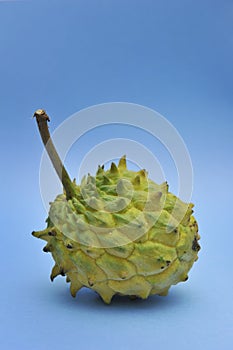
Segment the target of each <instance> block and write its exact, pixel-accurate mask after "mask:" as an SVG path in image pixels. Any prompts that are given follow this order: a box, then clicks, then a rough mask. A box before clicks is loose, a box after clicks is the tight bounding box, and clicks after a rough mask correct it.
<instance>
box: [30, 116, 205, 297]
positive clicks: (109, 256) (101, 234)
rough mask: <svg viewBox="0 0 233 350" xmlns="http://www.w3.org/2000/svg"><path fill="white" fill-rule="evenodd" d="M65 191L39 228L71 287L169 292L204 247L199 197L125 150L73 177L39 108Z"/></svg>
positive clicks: (134, 293)
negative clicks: (196, 208)
mask: <svg viewBox="0 0 233 350" xmlns="http://www.w3.org/2000/svg"><path fill="white" fill-rule="evenodd" d="M34 115H35V117H36V119H37V123H38V126H39V130H40V133H41V136H42V139H43V142H44V144H45V146H46V149H47V152H48V154H49V156H50V158H51V160H52V162H53V165H54V167H55V169H56V171H57V173H58V175H59V176H60V179H61V181H62V183H63V187H64V193H63V194H60V195H58V196H57V198H56V199H55V200H54V202H52V203H51V206H50V210H49V216H48V219H47V227H46V228H45V229H44V230H43V231H37V232H35V231H33V233H32V234H33V236H35V237H37V238H41V239H43V240H45V241H46V242H47V244H46V246H45V247H44V249H43V250H44V251H45V252H50V253H51V254H52V257H53V259H54V261H55V265H54V267H53V269H52V272H51V280H52V281H53V279H54V278H55V277H56V276H58V275H62V276H66V281H67V282H70V292H71V295H72V296H74V297H75V295H76V293H77V292H78V291H79V290H80V289H81V288H82V287H87V288H91V289H93V290H94V291H96V292H97V293H98V294H99V295H100V296H101V298H102V299H103V301H104V302H105V303H110V302H111V299H112V297H113V296H114V295H115V294H119V295H128V296H131V297H139V298H142V299H146V298H147V297H148V296H149V295H153V294H159V295H167V293H168V290H169V288H170V287H171V285H175V284H177V283H178V282H181V281H186V280H187V279H188V272H189V270H190V268H191V267H192V265H193V263H194V262H195V261H196V260H197V258H198V257H197V254H198V251H199V249H200V246H199V243H198V240H199V239H200V236H199V234H198V225H197V222H196V220H195V218H194V216H193V215H192V213H193V209H192V208H193V204H191V203H184V202H182V201H181V200H180V199H179V198H177V197H176V196H175V195H173V194H172V193H170V192H169V191H168V185H167V183H162V184H160V185H158V184H156V183H154V182H153V181H152V180H150V179H149V178H148V174H147V172H146V171H145V170H140V171H137V172H134V171H131V170H129V169H127V164H126V157H125V156H123V157H122V158H121V159H120V161H119V164H118V166H117V165H116V164H115V163H112V164H111V167H110V169H109V170H105V169H104V166H99V168H98V170H97V173H96V175H95V176H91V175H90V174H89V175H88V176H87V177H84V178H83V179H82V181H81V184H80V185H77V184H76V183H75V181H73V182H72V181H71V180H70V179H69V176H68V174H67V172H66V170H65V168H64V166H63V164H62V163H61V161H60V159H59V157H58V155H57V153H56V151H55V148H54V146H53V144H52V141H51V139H50V135H49V132H48V127H47V121H49V118H48V116H47V114H46V113H45V111H44V110H38V111H36V112H35V114H34Z"/></svg>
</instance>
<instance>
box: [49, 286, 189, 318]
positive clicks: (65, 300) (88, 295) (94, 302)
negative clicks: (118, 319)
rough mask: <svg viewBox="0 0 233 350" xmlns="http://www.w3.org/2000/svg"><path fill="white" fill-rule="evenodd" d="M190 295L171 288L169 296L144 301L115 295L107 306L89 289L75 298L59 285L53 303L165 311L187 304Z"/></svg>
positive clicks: (81, 307) (154, 297)
mask: <svg viewBox="0 0 233 350" xmlns="http://www.w3.org/2000/svg"><path fill="white" fill-rule="evenodd" d="M187 299H188V293H185V292H184V291H182V290H181V289H177V288H174V290H173V288H171V289H170V291H169V294H168V295H167V296H165V297H164V296H159V295H152V296H150V297H149V298H147V299H145V300H143V299H140V298H136V299H133V300H132V299H130V298H129V297H128V296H120V295H115V296H114V297H113V298H112V301H111V303H110V304H105V303H104V302H103V300H102V299H101V298H100V296H99V295H98V294H97V293H96V292H94V291H92V290H89V289H88V288H82V289H81V290H80V291H79V292H78V293H77V295H76V298H73V297H72V296H71V295H70V293H69V288H64V285H63V286H61V285H59V286H58V288H54V290H53V302H54V303H57V304H59V305H60V307H66V308H72V309H75V308H78V309H81V310H91V311H92V312H93V311H97V310H109V309H111V310H112V309H117V310H121V311H122V310H136V309H138V310H151V309H156V310H157V311H158V310H164V309H167V308H172V307H177V306H179V305H182V304H183V303H187V301H188V300H187Z"/></svg>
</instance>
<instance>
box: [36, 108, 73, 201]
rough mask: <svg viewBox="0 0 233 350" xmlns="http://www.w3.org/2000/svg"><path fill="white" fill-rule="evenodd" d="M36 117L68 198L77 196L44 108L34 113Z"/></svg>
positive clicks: (41, 134)
mask: <svg viewBox="0 0 233 350" xmlns="http://www.w3.org/2000/svg"><path fill="white" fill-rule="evenodd" d="M34 117H36V121H37V125H38V128H39V131H40V136H41V138H42V141H43V144H44V146H45V149H46V151H47V153H48V155H49V158H50V160H51V162H52V164H53V166H54V168H55V170H56V173H57V175H58V176H59V178H60V180H61V182H62V185H63V187H64V189H65V192H66V198H67V200H68V199H71V198H72V197H75V195H76V193H75V189H74V185H73V183H72V181H71V179H70V177H69V175H68V173H67V171H66V169H65V167H64V165H63V163H62V161H61V159H60V157H59V155H58V153H57V151H56V148H55V146H54V144H53V142H52V139H51V137H50V133H49V129H48V122H49V121H50V119H49V117H48V115H47V114H46V112H45V111H44V110H43V109H38V110H37V111H36V112H35V113H34Z"/></svg>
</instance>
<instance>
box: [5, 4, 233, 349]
mask: <svg viewBox="0 0 233 350" xmlns="http://www.w3.org/2000/svg"><path fill="white" fill-rule="evenodd" d="M232 38H233V2H232V1H230V0H229V1H227V0H221V1H220V0H219V1H217V0H211V1H210V0H209V1H208V0H202V1H200V0H196V1H192V0H176V1H173V0H163V1H162V0H158V1H149V0H144V1H138V0H130V1H126V0H124V1H123V0H118V1H112V0H104V1H103V0H99V1H89V0H85V1H84V0H83V1H12V2H8V1H0V118H1V128H0V133H1V134H0V140H1V149H0V152H1V169H2V171H1V270H2V273H1V289H0V294H1V295H0V303H1V312H0V325H1V326H0V345H1V348H2V349H35V350H39V349H50V348H51V347H52V348H54V349H64V348H65V349H71V348H72V349H73V348H79V349H140V348H142V347H143V348H148V349H170V348H179V349H186V348H189V349H196V348H200V347H201V348H203V349H220V348H221V349H224V350H227V349H232V346H233V302H232V296H233V293H232V290H233V274H232V247H233V238H232V194H233V193H232V180H233V166H232V149H233V142H232V131H233V128H232V127H233V121H232V120H233V70H232V62H233V39H232ZM111 101H126V102H133V103H137V104H141V105H145V106H148V107H150V108H153V109H155V110H157V111H158V112H159V113H161V114H162V115H164V116H165V117H166V118H167V119H168V120H169V121H170V122H171V123H172V124H173V125H174V126H175V127H176V128H177V130H178V131H179V132H180V134H181V135H182V137H183V138H184V140H185V143H186V145H187V147H188V149H189V152H190V155H191V158H192V162H193V167H194V180H195V181H194V191H193V198H192V201H193V202H194V203H195V215H196V218H197V220H198V222H199V227H200V233H201V237H202V239H201V245H202V250H201V252H200V254H199V256H200V259H199V260H198V262H197V263H196V264H195V266H194V267H193V269H192V270H191V272H190V279H189V281H188V282H186V283H185V284H180V285H177V286H174V287H172V288H171V291H170V293H169V296H167V297H166V298H162V297H158V296H154V297H151V298H149V299H148V300H146V301H135V302H132V301H128V299H125V298H116V299H114V301H113V303H112V304H111V305H110V306H106V305H104V304H103V303H102V302H101V301H100V300H99V299H98V297H97V296H96V294H95V293H93V292H92V291H89V290H87V289H83V290H82V291H80V293H79V294H78V296H77V298H76V299H73V298H72V297H71V296H70V295H69V290H68V285H67V284H65V281H64V279H62V278H61V277H59V278H57V280H56V281H55V282H54V283H53V284H50V282H49V274H50V269H51V267H52V265H53V262H52V259H51V257H50V256H49V255H45V254H43V253H42V252H41V249H42V247H43V242H42V241H39V240H36V239H34V238H33V237H31V236H30V232H31V231H32V230H38V229H42V228H43V227H44V219H45V217H46V212H45V209H44V207H43V205H42V201H41V197H40V189H39V184H38V178H39V164H40V159H41V154H42V149H43V147H42V143H41V142H40V140H39V136H38V131H37V129H36V126H35V122H34V121H33V120H32V119H31V117H32V114H33V113H34V111H35V110H36V109H37V108H45V109H46V110H47V111H48V113H49V114H50V115H51V117H52V123H51V126H50V127H51V130H53V128H55V127H56V126H58V125H59V124H60V123H61V122H62V121H63V120H65V119H66V118H67V117H68V116H70V115H71V114H73V113H75V112H76V111H78V110H80V109H82V108H85V107H88V106H91V105H94V104H99V103H103V102H111ZM126 134H127V133H126V131H125V130H124V136H125V135H126ZM121 136H122V134H121V130H120V129H119V137H121ZM132 136H133V133H132V132H131V134H130V137H131V138H132ZM95 137H96V140H98V141H99V140H104V139H107V138H108V137H109V132H108V130H107V129H103V130H102V131H101V130H97V131H96V136H95ZM91 139H92V141H93V134H92V135H90V138H89V140H88V135H87V137H86V139H85V142H84V141H83V142H81V144H80V147H81V149H82V152H83V153H84V154H85V152H86V151H88V149H89V141H90V140H91ZM152 151H153V152H154V154H155V155H156V156H158V154H157V153H156V149H153V150H152ZM67 166H68V164H67ZM77 166H78V164H77ZM71 175H72V176H74V175H75V174H71ZM169 181H170V182H172V179H170V180H169ZM171 186H172V184H171Z"/></svg>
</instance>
